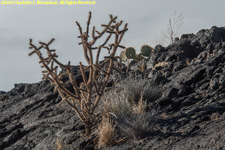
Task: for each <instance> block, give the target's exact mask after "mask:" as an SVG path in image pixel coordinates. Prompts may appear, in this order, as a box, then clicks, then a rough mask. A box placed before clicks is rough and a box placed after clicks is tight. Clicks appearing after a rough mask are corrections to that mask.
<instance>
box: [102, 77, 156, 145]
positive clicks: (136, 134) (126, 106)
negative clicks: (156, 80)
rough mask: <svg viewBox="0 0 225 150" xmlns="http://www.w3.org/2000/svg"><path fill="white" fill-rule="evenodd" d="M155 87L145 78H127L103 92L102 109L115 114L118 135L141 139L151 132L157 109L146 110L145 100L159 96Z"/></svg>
mask: <svg viewBox="0 0 225 150" xmlns="http://www.w3.org/2000/svg"><path fill="white" fill-rule="evenodd" d="M157 89H159V88H157V87H156V86H154V87H152V88H151V85H149V84H148V82H147V79H140V78H128V79H125V80H123V81H122V82H120V84H119V85H117V87H115V88H114V89H113V90H111V91H110V92H107V93H105V95H104V96H103V98H104V100H103V102H104V103H103V109H104V111H105V112H106V113H109V114H110V115H111V116H115V117H114V118H115V120H116V122H117V127H118V129H119V130H118V132H117V134H118V135H119V136H120V137H122V138H133V139H142V138H145V137H146V136H149V135H150V134H151V132H152V131H153V129H154V127H153V126H154V125H155V122H156V120H157V117H158V109H153V110H151V111H149V112H147V107H148V104H147V100H150V99H151V96H152V95H153V97H154V98H153V99H155V98H156V99H157V97H159V96H158V95H160V92H158V91H157ZM106 124H107V122H106ZM105 126H106V125H105ZM99 130H100V129H99ZM115 134H116V133H114V136H115ZM103 139H104V138H103ZM104 143H107V142H104Z"/></svg>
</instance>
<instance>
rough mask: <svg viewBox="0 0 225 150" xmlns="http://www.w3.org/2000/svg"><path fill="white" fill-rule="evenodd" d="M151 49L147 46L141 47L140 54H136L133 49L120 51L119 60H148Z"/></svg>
mask: <svg viewBox="0 0 225 150" xmlns="http://www.w3.org/2000/svg"><path fill="white" fill-rule="evenodd" d="M152 51H153V48H152V47H150V46H148V45H143V46H142V47H141V52H140V53H139V54H136V50H135V49H134V48H133V47H128V48H127V49H126V50H124V51H122V52H121V54H120V58H121V59H122V61H123V62H127V60H128V59H135V60H138V61H140V60H142V59H145V57H147V58H149V57H150V55H151V53H152Z"/></svg>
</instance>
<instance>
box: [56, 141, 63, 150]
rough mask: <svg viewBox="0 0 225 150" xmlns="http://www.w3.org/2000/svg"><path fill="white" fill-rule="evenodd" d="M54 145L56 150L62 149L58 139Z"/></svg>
mask: <svg viewBox="0 0 225 150" xmlns="http://www.w3.org/2000/svg"><path fill="white" fill-rule="evenodd" d="M56 145H57V148H56V150H61V149H62V145H61V142H60V140H59V139H58V138H57V139H56Z"/></svg>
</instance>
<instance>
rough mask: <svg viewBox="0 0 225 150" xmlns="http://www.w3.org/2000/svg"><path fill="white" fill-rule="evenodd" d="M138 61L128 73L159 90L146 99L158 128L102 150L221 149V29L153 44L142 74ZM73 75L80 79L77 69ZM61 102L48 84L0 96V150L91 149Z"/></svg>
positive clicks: (224, 81)
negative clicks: (154, 113) (153, 47)
mask: <svg viewBox="0 0 225 150" xmlns="http://www.w3.org/2000/svg"><path fill="white" fill-rule="evenodd" d="M138 63H141V62H138ZM138 63H135V64H133V66H131V67H130V69H129V70H128V73H132V72H135V73H140V74H142V75H143V77H145V78H146V79H147V81H148V82H149V83H150V84H148V85H149V86H150V87H151V86H152V87H154V88H156V87H157V89H158V90H160V92H158V93H157V94H158V95H154V93H153V94H152V97H145V99H146V101H147V104H148V106H149V109H151V108H153V107H154V106H158V108H159V110H158V111H159V112H158V113H159V116H160V117H159V118H158V121H157V122H156V123H155V126H156V127H157V129H156V130H154V132H153V133H152V134H149V135H147V136H146V137H145V138H143V139H139V140H135V139H127V140H125V141H124V142H121V143H120V144H117V145H114V146H112V147H109V148H105V149H110V150H127V149H134V150H137V149H143V150H149V149H157V150H159V149H162V150H165V149H168V150H169V149H173V150H180V149H183V150H188V149H202V150H203V149H204V150H205V149H214V150H219V149H225V113H224V112H225V27H215V26H214V27H212V28H211V29H203V30H200V31H199V32H198V33H197V34H184V35H182V36H181V37H180V39H179V40H177V41H176V42H175V43H174V44H171V45H169V46H168V47H162V46H161V45H157V46H156V47H155V50H154V52H153V53H152V55H151V57H150V60H149V61H148V62H147V69H146V70H145V71H144V72H139V71H138V70H137V69H136V68H137V67H135V66H137V65H139V64H138ZM74 74H75V76H76V80H78V81H79V80H81V75H80V72H79V70H78V67H74ZM115 78H116V75H114V76H113V78H112V80H115ZM65 80H66V79H65ZM114 82H118V81H114ZM111 85H113V83H112V84H109V86H111ZM111 88H113V86H112V87H111ZM108 92H110V89H109V91H108ZM159 93H160V94H159ZM60 100H61V98H60V96H59V95H58V94H57V93H53V87H52V86H51V85H50V83H49V82H48V81H41V82H39V83H34V84H15V87H14V88H13V89H12V90H11V91H8V92H0V149H1V150H31V149H32V150H53V149H56V147H57V144H56V143H57V142H56V141H57V139H59V141H60V143H61V144H62V147H63V148H62V149H63V150H64V149H65V150H70V149H74V150H76V149H94V146H93V145H91V144H90V145H89V146H87V143H88V142H89V141H88V140H87V138H85V137H83V133H84V126H83V124H82V123H81V122H80V120H79V119H78V117H77V116H76V115H75V113H74V112H73V111H72V110H71V109H70V108H69V107H68V106H67V105H66V104H62V105H60V106H58V103H59V102H60ZM84 145H86V146H84Z"/></svg>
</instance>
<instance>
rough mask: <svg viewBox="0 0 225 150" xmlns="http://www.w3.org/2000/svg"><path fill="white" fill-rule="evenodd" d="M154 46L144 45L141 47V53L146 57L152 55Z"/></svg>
mask: <svg viewBox="0 0 225 150" xmlns="http://www.w3.org/2000/svg"><path fill="white" fill-rule="evenodd" d="M151 52H152V48H151V47H150V46H148V45H143V46H142V47H141V54H142V55H143V56H145V57H149V56H150V55H151Z"/></svg>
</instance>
